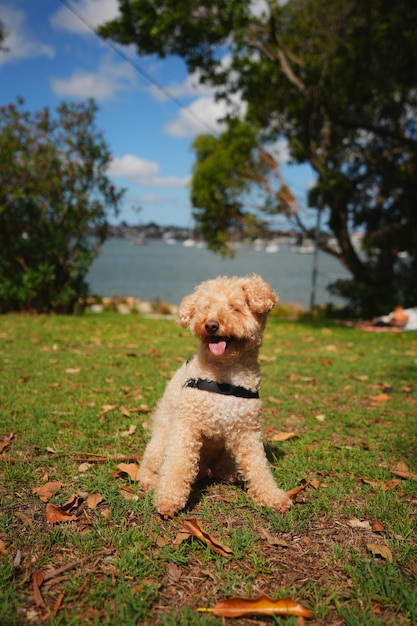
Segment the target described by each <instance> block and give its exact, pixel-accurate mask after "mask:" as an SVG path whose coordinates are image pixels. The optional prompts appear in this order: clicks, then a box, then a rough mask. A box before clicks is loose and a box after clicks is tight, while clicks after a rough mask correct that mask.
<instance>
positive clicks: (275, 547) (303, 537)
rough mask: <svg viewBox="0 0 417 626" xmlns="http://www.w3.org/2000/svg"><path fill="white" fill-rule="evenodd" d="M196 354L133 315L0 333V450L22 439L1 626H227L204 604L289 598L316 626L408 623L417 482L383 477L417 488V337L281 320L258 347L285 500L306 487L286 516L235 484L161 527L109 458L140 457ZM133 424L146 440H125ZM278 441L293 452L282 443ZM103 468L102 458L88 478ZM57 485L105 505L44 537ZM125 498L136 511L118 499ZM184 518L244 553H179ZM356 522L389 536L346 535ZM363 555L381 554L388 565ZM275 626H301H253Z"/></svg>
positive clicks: (8, 466)
mask: <svg viewBox="0 0 417 626" xmlns="http://www.w3.org/2000/svg"><path fill="white" fill-rule="evenodd" d="M195 343H196V342H195V340H194V339H193V338H192V337H191V335H190V334H189V332H188V331H184V330H181V329H179V328H178V327H177V326H176V325H175V324H174V323H173V322H172V321H170V320H147V319H143V318H141V317H140V316H137V315H131V316H122V315H117V314H111V313H109V314H103V315H98V316H94V315H92V314H89V315H84V316H82V317H54V316H51V317H44V316H14V315H7V316H3V317H1V318H0V362H1V364H2V375H1V378H0V393H1V396H0V441H2V440H3V438H4V437H6V436H7V435H9V434H10V433H14V438H13V439H12V440H11V442H10V444H9V445H8V446H7V447H6V448H5V450H4V452H3V455H2V456H1V457H0V459H1V460H0V541H1V543H0V623H1V624H4V625H5V626H12V625H14V624H16V625H18V624H19V625H20V624H26V623H27V624H29V623H34V622H35V623H41V620H42V618H43V617H45V616H46V617H45V623H48V624H53V625H61V624H62V625H64V624H65V625H74V626H78V625H81V624H83V625H84V624H93V625H94V624H109V625H113V624H123V625H126V626H128V625H136V624H149V625H154V624H156V625H163V626H171V625H172V626H174V625H178V624H180V625H190V626H191V625H193V626H194V625H195V624H197V625H199V626H206V625H211V624H213V625H214V624H216V623H220V622H221V620H220V618H216V617H214V616H212V615H209V614H204V613H201V614H200V613H197V612H196V608H197V607H199V606H208V605H213V604H215V603H216V602H218V601H219V600H220V599H223V598H225V597H230V596H245V597H256V596H258V595H260V594H261V593H267V594H268V595H270V596H272V597H274V598H281V597H291V598H293V599H296V600H297V601H299V602H300V603H301V604H303V605H304V606H306V607H308V608H309V609H310V610H312V611H313V613H314V618H313V619H312V620H311V622H310V623H312V624H333V623H334V624H335V623H343V624H348V625H352V626H353V625H357V624H358V625H359V624H360V625H365V624H366V625H375V626H377V625H378V626H382V625H386V624H392V625H394V624H400V625H402V624H411V623H415V622H416V621H417V592H416V588H417V587H416V582H417V581H416V572H417V542H416V509H417V506H416V504H417V495H416V487H417V483H416V482H415V480H413V479H411V478H408V479H398V480H399V482H398V483H392V482H391V481H392V480H393V479H396V476H394V475H393V474H392V472H391V470H392V469H395V468H396V466H397V464H398V463H399V462H401V463H403V464H405V465H406V466H407V467H408V470H409V472H410V473H412V474H414V475H415V474H417V447H416V434H417V417H416V416H417V402H416V382H415V381H416V380H417V376H416V375H417V336H416V334H415V333H399V334H395V333H392V334H391V333H365V332H361V331H357V330H354V329H351V328H345V327H341V326H336V325H332V324H330V323H329V324H327V325H325V324H324V323H322V322H316V323H308V322H285V321H280V320H278V319H274V318H271V320H270V322H269V324H268V327H267V330H266V333H265V340H264V346H263V348H262V373H263V379H262V390H261V393H262V397H263V400H264V429H265V442H266V443H267V451H268V455H269V458H270V460H271V463H272V465H273V471H274V473H275V476H276V480H277V482H278V483H279V484H280V485H281V486H283V487H284V488H285V489H292V488H293V487H295V486H297V485H299V484H302V482H303V481H306V482H308V483H310V484H309V486H307V487H306V488H305V489H304V490H303V491H301V492H300V493H299V494H298V495H297V497H296V498H295V506H294V507H293V508H292V510H291V511H290V512H289V513H288V514H287V515H286V516H281V515H279V514H277V513H275V512H273V511H270V510H267V509H263V508H261V507H258V506H256V505H254V504H253V502H252V501H251V500H249V499H248V498H247V497H246V494H245V493H244V491H243V490H242V489H241V488H239V487H236V486H229V485H211V486H209V487H207V488H206V489H202V491H201V492H200V493H197V494H195V498H194V499H193V502H194V506H193V509H192V510H188V511H185V512H182V513H181V514H180V515H179V516H178V517H177V518H176V519H175V520H170V521H168V520H162V519H161V518H160V517H159V516H158V515H157V514H156V513H155V511H154V509H153V505H152V498H151V497H150V495H149V494H146V495H145V494H143V493H142V492H140V490H139V489H138V486H137V484H136V483H134V482H130V481H129V480H128V479H126V478H121V477H117V476H115V472H116V469H117V464H118V461H117V460H115V457H116V455H118V454H124V455H126V456H127V457H130V458H135V457H137V458H138V460H139V459H140V455H141V453H142V452H143V449H144V445H145V443H146V441H147V438H148V436H149V435H148V429H147V426H148V424H149V420H150V415H149V411H148V409H150V408H153V407H154V405H155V403H156V401H157V399H158V398H159V397H160V396H161V394H162V392H163V389H164V386H165V383H166V380H167V379H168V378H169V377H170V375H171V374H172V373H173V371H174V370H175V369H176V368H177V367H178V365H179V364H180V363H181V362H182V360H183V359H185V358H187V357H188V356H189V355H190V354H191V353H192V352H193V350H194V347H195ZM109 406H111V407H113V408H112V409H111V410H109ZM131 424H134V425H136V426H137V428H136V431H135V432H134V433H133V434H131V435H129V436H126V435H124V431H128V429H129V427H130V425H131ZM280 431H292V432H295V433H296V434H297V438H295V439H291V440H288V441H285V442H282V443H276V442H274V439H273V437H274V434H276V433H278V432H280ZM94 454H97V455H102V457H103V458H104V459H107V460H103V461H101V462H91V463H90V467H89V468H88V469H87V470H86V471H80V464H81V462H82V459H83V458H84V459H87V460H88V459H90V460H91V458H92V455H94ZM47 480H59V481H61V482H62V487H61V489H60V490H59V491H57V492H56V494H55V495H53V496H52V497H51V499H50V502H51V503H54V504H57V505H62V504H64V503H65V502H66V501H67V500H68V499H69V497H70V496H71V495H72V494H74V493H78V494H83V495H84V496H85V495H86V494H87V493H89V494H92V493H100V494H101V495H102V496H103V500H102V502H101V503H100V504H99V505H98V507H97V508H96V509H87V508H84V507H83V506H82V507H81V508H80V509H79V510H78V511H77V515H78V518H77V521H73V522H66V523H65V522H64V523H57V524H51V523H48V522H47V521H46V517H45V510H46V504H45V503H44V502H41V500H40V499H39V498H38V496H37V495H34V494H33V493H32V490H33V489H34V488H35V487H39V486H40V485H42V484H44V483H45V482H47ZM364 481H371V482H372V484H370V483H369V482H364ZM123 486H130V487H131V489H132V491H133V495H134V496H136V497H135V498H134V499H129V500H127V499H125V498H124V497H123V496H122V494H121V492H120V489H121V487H123ZM191 517H196V518H198V520H199V521H200V523H201V524H202V525H203V527H204V528H205V529H206V530H207V531H208V532H211V533H213V534H214V535H215V536H217V537H218V538H219V540H220V541H222V542H223V543H225V544H226V545H228V546H229V547H230V548H231V549H232V550H233V552H234V556H233V557H231V558H225V557H221V556H219V555H217V554H215V553H214V552H212V551H210V549H209V548H208V547H206V546H204V545H202V544H201V543H200V542H198V541H197V540H195V539H188V540H185V541H183V542H182V543H180V544H179V545H177V543H176V537H177V534H178V532H179V530H180V525H181V520H182V519H187V518H191ZM353 518H355V519H359V520H360V521H362V522H366V521H368V522H370V523H372V522H373V521H375V520H378V521H379V522H380V523H381V524H382V525H383V527H384V531H383V532H381V533H375V532H372V530H370V529H362V530H359V529H357V528H352V526H351V525H350V521H351V520H352V519H353ZM266 531H267V532H269V535H265V533H266ZM268 536H269V537H271V536H273V537H275V538H276V539H279V542H278V543H274V542H273V541H271V540H268V539H267V538H266V537H268ZM367 544H381V545H385V546H388V547H389V549H390V550H391V554H392V562H390V561H389V560H387V559H384V558H381V557H379V556H377V555H373V554H372V553H371V552H370V551H369V550H368V549H367ZM69 565H70V566H71V568H70V569H67V570H66V569H65V566H69ZM39 571H41V572H46V573H49V574H50V577H49V580H45V581H44V582H43V584H41V586H40V591H41V594H42V598H43V600H44V603H45V605H46V606H45V607H39V606H37V605H36V603H35V597H34V591H33V582H32V581H33V574H34V572H39ZM57 601H58V604H57ZM54 607H55V609H54ZM262 620H263V621H262ZM267 622H268V623H271V624H272V623H275V624H284V623H285V624H295V623H296V618H291V617H289V618H272V617H271V618H261V619H260V621H258V622H257V623H267ZM234 623H238V624H249V623H254V622H253V620H252V621H251V620H249V619H243V618H242V619H238V620H235V622H234Z"/></svg>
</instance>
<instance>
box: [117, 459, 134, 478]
mask: <svg viewBox="0 0 417 626" xmlns="http://www.w3.org/2000/svg"><path fill="white" fill-rule="evenodd" d="M123 474H127V475H128V476H129V478H130V479H131V480H135V481H136V480H139V465H138V464H137V463H119V465H118V466H117V472H116V474H115V476H116V477H118V476H122V475H123Z"/></svg>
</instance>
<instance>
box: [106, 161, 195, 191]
mask: <svg viewBox="0 0 417 626" xmlns="http://www.w3.org/2000/svg"><path fill="white" fill-rule="evenodd" d="M109 174H110V176H117V177H121V178H127V179H128V180H131V181H133V182H135V183H136V184H138V185H148V186H151V187H176V188H183V187H186V186H187V185H188V183H189V177H186V178H178V177H176V176H167V177H165V178H162V177H160V176H158V174H159V165H158V163H155V162H154V161H146V160H144V159H141V158H139V157H137V156H135V155H133V154H125V155H124V156H123V157H115V158H114V159H113V161H112V162H111V165H110V169H109Z"/></svg>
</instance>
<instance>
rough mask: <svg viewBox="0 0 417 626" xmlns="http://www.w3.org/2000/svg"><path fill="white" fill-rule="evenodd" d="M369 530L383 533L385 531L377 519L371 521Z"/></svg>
mask: <svg viewBox="0 0 417 626" xmlns="http://www.w3.org/2000/svg"><path fill="white" fill-rule="evenodd" d="M371 530H372V532H373V533H384V532H385V528H384V526H383V525H382V524H381V522H380V521H379V520H377V519H376V520H374V521H373V522H372V524H371Z"/></svg>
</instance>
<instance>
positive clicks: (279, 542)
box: [258, 528, 290, 548]
mask: <svg viewBox="0 0 417 626" xmlns="http://www.w3.org/2000/svg"><path fill="white" fill-rule="evenodd" d="M258 532H259V534H260V536H261V537H262V539H265V541H266V542H267V543H268V544H269V545H270V546H280V547H281V548H289V547H290V544H289V543H288V542H287V541H285V539H281V538H280V537H278V535H274V534H273V533H271V532H269V530H267V529H266V528H259V529H258Z"/></svg>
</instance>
